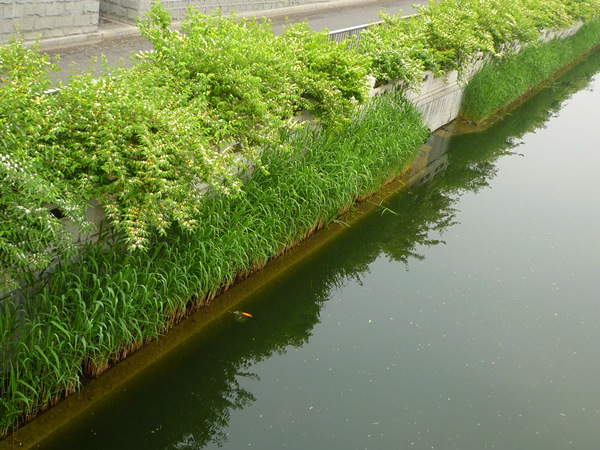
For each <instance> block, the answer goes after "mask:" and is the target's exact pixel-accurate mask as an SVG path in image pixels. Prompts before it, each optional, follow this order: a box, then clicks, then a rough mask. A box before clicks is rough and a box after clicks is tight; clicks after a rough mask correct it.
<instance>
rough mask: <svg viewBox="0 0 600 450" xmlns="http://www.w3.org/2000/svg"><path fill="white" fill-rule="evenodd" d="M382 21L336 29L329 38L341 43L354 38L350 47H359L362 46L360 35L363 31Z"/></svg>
mask: <svg viewBox="0 0 600 450" xmlns="http://www.w3.org/2000/svg"><path fill="white" fill-rule="evenodd" d="M382 23H383V20H381V21H379V22H373V23H369V24H365V25H357V26H355V27H350V28H342V29H341V30H334V31H331V32H330V33H329V40H330V41H335V42H337V43H338V44H339V43H341V42H342V41H344V40H346V39H352V42H351V43H350V48H356V49H358V48H359V47H360V37H361V35H362V32H363V31H364V30H366V29H367V28H370V27H372V26H378V25H381V24H382Z"/></svg>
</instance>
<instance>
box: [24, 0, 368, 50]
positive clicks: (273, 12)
mask: <svg viewBox="0 0 600 450" xmlns="http://www.w3.org/2000/svg"><path fill="white" fill-rule="evenodd" d="M377 3H379V0H335V1H329V2H321V3H312V4H309V5H299V6H286V7H284V8H277V9H265V10H262V11H250V12H243V13H236V15H237V17H239V18H249V17H266V18H269V19H274V18H281V17H286V16H289V15H295V14H302V13H306V12H311V11H326V10H331V9H339V8H346V7H350V6H368V5H371V4H377ZM229 15H230V14H224V16H229ZM121 25H122V26H121V27H119V28H111V29H108V30H99V31H94V32H93V33H85V34H75V35H71V36H62V37H58V38H49V39H41V40H40V41H39V46H40V49H44V50H48V49H51V48H54V47H63V46H75V45H85V44H90V43H95V42H98V41H103V40H106V39H115V38H120V37H130V36H140V35H141V34H140V30H139V29H138V28H137V27H136V26H135V25H129V24H126V23H122V24H121ZM181 25H182V23H181V22H174V23H173V26H172V28H174V29H181ZM26 45H33V42H28V43H26Z"/></svg>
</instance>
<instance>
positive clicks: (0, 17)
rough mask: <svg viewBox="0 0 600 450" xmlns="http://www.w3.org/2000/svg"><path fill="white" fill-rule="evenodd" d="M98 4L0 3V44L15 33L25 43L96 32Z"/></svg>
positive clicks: (56, 0)
mask: <svg viewBox="0 0 600 450" xmlns="http://www.w3.org/2000/svg"><path fill="white" fill-rule="evenodd" d="M99 11H100V0H0V43H3V42H8V41H10V40H11V38H13V36H14V35H15V33H17V30H19V32H20V34H21V36H22V37H23V39H24V40H26V41H31V40H35V39H37V38H41V39H48V38H56V37H61V36H70V35H76V34H83V33H92V32H94V31H97V30H98V20H99Z"/></svg>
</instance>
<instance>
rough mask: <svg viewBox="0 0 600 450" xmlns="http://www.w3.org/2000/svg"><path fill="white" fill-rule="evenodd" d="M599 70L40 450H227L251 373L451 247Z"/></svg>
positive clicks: (533, 105) (566, 80) (540, 99)
mask: <svg viewBox="0 0 600 450" xmlns="http://www.w3.org/2000/svg"><path fill="white" fill-rule="evenodd" d="M598 70H600V53H596V54H594V55H592V56H591V57H590V58H588V59H587V60H586V61H585V62H583V63H582V64H580V65H578V66H577V67H575V68H574V69H573V70H571V71H570V72H568V73H567V74H565V75H564V76H563V77H562V78H560V79H559V80H557V81H556V82H555V83H554V84H553V85H552V86H550V87H548V88H547V89H544V90H543V91H542V92H540V93H539V94H538V95H537V96H536V97H534V98H533V99H531V100H529V101H528V102H527V103H525V104H523V105H522V106H521V107H520V108H519V109H518V110H516V111H514V112H513V113H512V114H511V115H509V116H507V117H505V118H504V119H503V120H502V121H500V122H497V123H496V124H495V125H493V126H492V127H490V128H489V129H488V130H486V131H485V132H482V133H473V134H463V135H456V136H454V137H452V138H450V139H449V140H447V141H444V142H439V143H440V144H442V146H441V147H436V149H439V148H444V147H448V152H447V153H443V152H442V154H438V155H437V156H438V159H436V160H435V161H429V167H434V166H435V167H436V169H435V171H436V172H439V173H438V174H437V176H436V177H434V178H433V179H432V180H430V181H428V182H427V183H426V184H423V185H421V186H419V187H414V188H412V189H410V190H407V191H404V192H401V193H399V194H397V195H395V196H394V197H392V198H391V199H389V200H388V201H387V202H385V203H384V204H382V205H381V208H379V209H378V210H377V211H376V212H374V213H372V214H371V215H370V216H368V217H366V218H364V219H363V220H361V221H359V222H358V223H357V224H356V225H355V226H353V227H352V229H351V230H349V232H348V233H345V234H343V235H342V236H341V237H339V238H338V239H336V240H335V241H334V242H332V243H330V244H328V245H327V246H326V247H325V248H323V249H322V250H321V251H319V252H318V254H317V255H315V256H313V257H310V258H308V259H307V260H303V261H302V262H301V263H300V264H298V265H296V266H295V267H294V268H293V269H292V270H290V271H289V272H287V273H286V274H285V275H284V276H282V277H281V278H280V279H278V280H277V281H275V282H273V283H271V284H269V285H268V286H266V287H264V288H263V289H262V290H261V291H260V292H259V293H258V294H256V295H254V296H253V297H251V298H250V299H249V300H248V301H247V302H246V303H244V305H243V308H244V309H245V310H247V311H250V312H252V314H253V316H254V317H253V318H252V319H250V320H248V321H247V322H245V323H238V322H236V321H235V320H234V319H235V318H234V316H233V315H226V316H224V317H222V318H221V319H219V320H217V321H216V322H215V323H213V324H212V325H210V326H209V327H208V328H207V329H206V330H205V332H203V333H202V334H201V335H199V336H197V337H196V338H193V339H191V340H190V341H188V342H186V343H185V344H183V345H182V346H181V348H180V349H178V351H176V352H173V353H172V354H170V355H168V356H166V357H165V358H164V359H163V360H161V361H159V362H158V363H156V364H154V365H153V366H151V367H150V368H149V369H147V370H146V371H145V372H142V374H141V375H139V376H138V377H136V378H135V379H133V380H132V381H131V382H129V383H127V384H126V385H124V386H123V387H122V388H120V389H118V390H117V392H116V393H115V394H113V395H111V396H110V398H109V399H107V400H104V401H102V402H101V404H99V405H96V406H94V407H93V408H91V409H90V410H89V411H88V412H86V413H85V414H83V415H82V416H80V417H79V418H78V419H76V420H74V421H73V422H72V423H71V424H69V425H68V426H66V427H64V428H63V429H62V430H60V431H59V432H57V433H55V434H54V435H53V436H51V438H50V439H48V440H47V441H45V442H44V443H43V445H41V446H40V448H48V449H79V448H86V449H105V448H123V449H125V448H127V449H130V448H153V449H154V448H165V449H180V448H202V447H205V446H207V445H217V446H219V445H221V444H224V443H225V442H226V440H227V436H226V434H225V432H224V431H223V429H224V428H226V427H227V425H228V423H229V419H230V414H231V412H232V411H233V410H236V409H241V408H244V407H245V406H247V405H249V404H251V403H252V402H253V401H254V400H255V399H254V397H253V394H252V393H251V392H249V391H247V390H245V389H243V388H241V385H240V380H241V379H243V378H246V377H250V378H256V377H257V375H255V374H253V373H252V371H251V366H252V365H253V364H255V363H256V362H259V361H261V360H265V359H268V358H269V357H271V356H272V355H274V354H277V353H285V352H286V351H288V350H289V349H291V348H298V347H302V346H303V345H304V344H305V343H307V342H308V341H309V340H310V338H311V333H312V330H313V328H314V327H315V326H316V325H317V324H319V323H320V314H321V310H322V308H323V305H324V304H325V302H327V300H328V299H329V298H330V297H331V296H332V293H333V292H334V291H335V290H336V289H337V288H339V287H340V286H343V285H345V284H346V283H348V282H349V281H350V280H357V281H358V282H360V280H361V277H362V276H363V275H364V274H365V273H367V272H368V270H369V265H370V264H371V263H372V262H373V261H374V260H375V259H376V258H378V257H380V256H381V255H382V254H383V255H385V256H386V257H388V258H389V259H391V260H394V261H400V262H402V263H404V265H405V267H406V270H410V264H411V263H412V262H413V261H414V260H420V259H422V258H424V256H423V255H421V254H420V253H419V248H420V247H423V246H431V245H437V244H439V243H442V242H443V233H444V231H445V230H446V229H447V228H448V227H450V226H452V225H453V224H454V223H455V220H456V219H455V217H456V212H457V211H456V209H455V207H456V203H457V201H458V198H459V197H460V196H461V195H462V194H464V193H466V192H477V191H479V190H481V189H485V188H486V187H488V186H489V183H490V180H491V179H493V178H494V177H495V175H496V172H497V168H496V165H495V164H496V161H497V160H498V159H499V158H501V157H502V156H504V155H507V154H514V153H515V149H516V148H517V147H518V145H519V138H520V137H521V136H523V135H524V134H525V133H528V132H532V131H534V130H536V129H538V128H540V127H544V126H545V123H546V121H547V120H548V119H549V118H550V117H551V116H553V115H555V114H557V113H558V111H559V110H560V108H561V105H562V104H563V103H564V101H565V100H567V99H568V98H569V97H570V95H571V94H573V93H574V92H577V91H580V90H582V89H585V88H586V87H587V86H588V84H589V83H590V80H591V77H592V75H594V74H595V73H597V72H598ZM438 139H439V138H438ZM442 141H443V139H442ZM445 144H447V145H445ZM436 149H434V150H436ZM436 151H437V150H436ZM436 151H433V150H432V151H431V154H434V153H436ZM438 153H440V152H438ZM440 161H441V163H440ZM432 236H436V237H432ZM365 301H368V299H366V300H365Z"/></svg>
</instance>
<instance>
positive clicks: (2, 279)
mask: <svg viewBox="0 0 600 450" xmlns="http://www.w3.org/2000/svg"><path fill="white" fill-rule="evenodd" d="M36 50H37V49H36ZM53 69H54V66H53V65H52V64H50V63H49V61H48V57H47V56H42V55H40V54H39V52H37V51H30V50H27V49H25V48H24V46H23V44H22V42H20V41H13V42H11V43H9V44H6V45H2V46H0V215H1V216H2V220H0V293H1V292H3V291H8V290H10V289H13V288H15V287H16V286H17V281H18V280H19V279H25V278H31V277H32V276H33V274H34V273H35V272H36V271H38V270H42V269H44V268H46V267H47V266H48V265H49V264H50V263H51V262H52V259H53V256H52V255H53V253H52V252H51V251H50V250H52V251H54V252H59V253H63V252H67V251H70V250H71V249H72V245H71V244H72V236H71V235H70V233H69V232H68V231H67V230H66V229H65V228H64V225H63V223H61V221H59V220H58V219H57V218H56V217H55V216H53V215H52V214H51V213H50V209H49V208H48V207H46V205H55V206H59V207H60V208H61V210H62V211H63V214H64V215H66V216H67V217H68V218H69V219H71V220H73V221H74V222H75V223H78V224H80V225H83V224H84V223H85V217H84V214H83V208H82V206H81V205H82V204H83V203H84V202H83V201H82V197H81V195H80V192H79V190H78V189H77V187H76V186H74V185H73V184H71V183H70V182H68V181H67V180H64V179H61V178H60V177H57V176H56V174H55V173H53V171H52V170H51V168H50V167H49V166H48V165H47V160H46V158H45V157H44V156H43V153H44V152H45V151H46V150H47V148H48V146H49V145H51V144H49V143H48V142H47V138H48V135H49V133H50V132H51V130H52V128H53V127H54V123H53V122H52V120H51V115H52V114H51V111H52V109H53V108H54V107H55V106H56V99H55V98H53V97H52V96H47V95H44V92H45V91H46V90H47V89H48V88H49V87H50V82H49V81H48V74H49V73H50V71H52V70H53Z"/></svg>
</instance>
